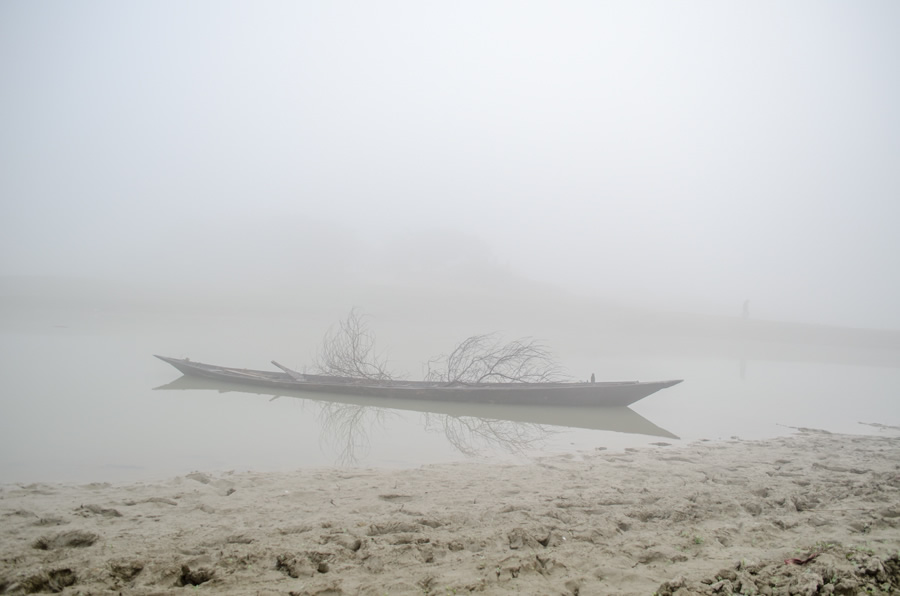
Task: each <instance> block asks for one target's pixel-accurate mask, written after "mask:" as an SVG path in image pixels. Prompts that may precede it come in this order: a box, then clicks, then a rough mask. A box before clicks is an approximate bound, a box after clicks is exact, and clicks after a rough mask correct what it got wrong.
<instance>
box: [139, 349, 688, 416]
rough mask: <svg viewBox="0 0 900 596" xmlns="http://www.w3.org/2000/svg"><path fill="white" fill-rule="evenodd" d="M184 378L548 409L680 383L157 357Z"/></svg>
mask: <svg viewBox="0 0 900 596" xmlns="http://www.w3.org/2000/svg"><path fill="white" fill-rule="evenodd" d="M156 357H157V358H159V359H160V360H162V361H163V362H168V363H169V364H171V365H172V366H174V367H175V368H177V369H178V370H179V371H181V372H182V373H183V374H185V375H187V376H193V377H202V378H206V379H213V380H217V381H225V382H229V383H238V384H241V385H252V386H257V387H269V388H274V389H285V390H290V391H311V392H317V393H333V394H340V395H355V396H370V397H377V398H391V399H409V400H417V401H456V402H469V403H489V404H520V405H544V406H582V407H584V406H591V407H597V406H603V407H625V406H628V405H630V404H633V403H634V402H636V401H638V400H639V399H642V398H644V397H647V396H648V395H650V394H652V393H655V392H657V391H659V390H660V389H665V388H666V387H671V386H672V385H676V384H678V383H680V382H681V381H680V380H672V381H618V382H609V381H608V382H600V383H440V382H438V383H435V382H429V381H381V380H372V379H357V378H350V377H332V376H326V375H311V374H303V373H299V372H296V371H293V370H291V369H289V368H287V367H285V366H282V365H280V364H278V363H277V362H275V361H273V362H272V363H273V364H274V365H275V366H277V367H278V368H280V369H281V372H273V371H262V370H249V369H243V368H230V367H225V366H215V365H212V364H202V363H200V362H194V361H192V360H189V359H187V358H185V359H180V358H169V357H166V356H156Z"/></svg>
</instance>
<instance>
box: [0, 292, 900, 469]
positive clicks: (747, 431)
mask: <svg viewBox="0 0 900 596" xmlns="http://www.w3.org/2000/svg"><path fill="white" fill-rule="evenodd" d="M333 321H334V319H326V318H325V317H323V316H320V315H315V316H313V315H308V314H307V315H304V316H302V317H291V316H285V315H284V314H283V313H281V314H278V315H271V316H266V315H261V314H259V313H258V312H257V313H254V314H246V315H238V314H234V313H219V314H210V313H207V312H198V311H193V312H173V311H167V312H141V311H129V310H119V311H116V310H91V309H85V308H80V309H76V308H72V309H66V308H56V309H50V310H47V309H43V310H39V311H38V310H36V311H33V312H31V311H23V310H21V309H20V310H17V311H16V312H15V313H10V312H7V313H5V315H4V316H3V317H2V319H0V391H2V393H0V406H2V418H0V483H9V482H35V481H54V482H56V481H66V482H68V481H75V482H94V481H97V482H99V481H134V480H144V479H157V478H163V477H168V476H172V475H178V474H185V473H188V472H190V471H194V470H203V471H226V470H258V471H274V470H290V469H296V468H301V467H321V466H365V467H410V466H417V465H422V464H430V463H438V462H449V461H459V460H479V461H480V460H490V461H497V460H510V461H519V460H522V459H525V458H529V457H534V456H539V455H542V454H551V453H553V454H555V453H566V452H571V453H577V452H579V451H584V450H594V449H623V448H627V447H639V446H647V445H655V446H657V447H658V448H660V449H663V448H666V445H680V444H685V443H689V442H692V441H698V440H723V439H731V438H739V439H742V440H747V439H760V438H766V437H772V436H777V435H782V434H786V433H790V432H793V430H792V429H793V428H797V427H807V428H816V429H822V430H827V431H830V432H841V433H856V434H890V433H893V435H897V434H898V433H897V431H896V428H893V429H892V428H887V427H900V354H898V353H897V352H891V351H885V350H877V349H873V350H864V349H859V348H855V349H852V350H851V349H847V350H845V351H843V350H841V349H840V348H832V349H829V350H826V351H824V352H823V351H817V350H815V349H810V346H806V347H800V348H797V346H789V345H788V346H784V345H777V344H771V343H770V344H765V343H760V344H753V345H737V344H735V343H734V342H723V341H715V342H710V341H706V340H699V339H697V338H696V337H694V338H692V337H681V336H673V335H671V334H670V335H667V336H665V337H662V336H660V337H657V336H654V335H653V334H646V333H645V334H641V335H640V336H633V335H623V334H617V333H610V334H608V335H602V334H601V335H597V334H594V335H592V337H591V338H590V339H589V340H587V339H585V338H583V337H582V338H574V337H572V335H571V332H568V333H567V334H562V333H558V334H556V335H555V336H553V337H552V338H551V339H552V340H553V345H554V347H555V348H556V349H557V354H558V356H559V359H560V361H561V362H562V363H563V364H564V365H565V366H566V367H567V368H568V370H569V371H572V374H573V376H574V377H576V378H587V377H589V376H590V374H591V373H595V374H596V376H597V378H598V380H659V379H684V383H682V384H680V385H677V386H675V387H672V388H669V389H666V390H664V391H662V392H659V393H657V394H654V395H652V396H649V397H647V398H645V399H644V400H642V401H640V402H638V403H637V404H635V405H634V406H633V407H632V408H631V409H629V410H628V411H626V412H619V413H615V414H614V413H612V412H611V413H609V415H608V417H606V418H604V416H603V415H602V413H601V414H598V413H596V412H594V413H591V412H580V413H579V412H576V413H575V414H574V415H572V413H571V412H569V413H567V412H560V413H558V414H559V416H557V417H555V418H554V416H550V417H549V418H548V417H546V416H544V415H543V414H541V413H540V412H538V413H535V412H528V411H524V410H520V411H497V410H489V409H484V410H476V411H472V410H471V409H467V410H453V409H452V408H449V409H448V408H445V409H444V410H442V411H438V412H422V411H414V410H412V411H411V410H409V409H404V408H403V404H386V405H387V406H389V407H367V406H366V405H364V404H362V405H361V404H358V403H357V404H354V403H334V402H329V401H323V400H321V399H319V400H317V399H303V398H299V397H293V396H281V397H275V396H272V395H261V394H257V393H253V392H252V391H235V390H233V389H234V388H229V387H224V388H223V387H215V386H202V385H201V386H197V385H196V384H191V383H189V382H185V380H184V379H182V380H181V381H178V379H179V378H180V377H181V375H180V373H178V372H177V371H176V370H174V369H173V368H171V367H170V366H169V365H167V364H165V363H163V362H161V361H159V360H157V359H155V358H153V357H152V355H153V354H162V355H167V356H175V357H190V358H191V359H193V360H198V361H201V362H210V363H215V364H222V365H226V366H237V367H247V368H260V369H271V368H272V367H271V365H270V364H269V361H270V360H271V359H276V360H278V361H280V362H282V363H284V364H286V365H289V366H294V367H296V368H299V369H302V368H303V365H304V363H308V362H310V360H311V358H312V355H313V354H314V353H315V346H316V345H317V342H318V340H319V339H320V338H321V337H322V334H323V333H324V332H325V331H326V330H327V329H328V327H329V324H330V323H331V322H333ZM377 322H378V326H379V328H380V329H387V330H389V331H388V333H387V335H388V336H389V337H390V340H391V342H390V343H391V345H392V346H399V347H397V348H394V349H393V350H392V351H391V352H390V353H389V357H390V359H391V362H392V364H394V365H396V366H397V367H399V368H400V369H401V370H405V371H407V372H408V373H409V375H410V376H411V377H420V376H421V368H420V367H419V363H421V362H424V361H425V360H427V359H428V358H429V357H431V356H434V355H435V354H436V353H438V352H439V351H440V350H441V348H440V347H439V346H448V345H452V343H453V341H458V340H459V339H461V338H462V337H465V335H466V334H468V330H467V329H461V328H459V327H460V326H459V325H458V324H456V323H454V324H447V325H443V326H441V325H439V324H435V325H433V326H431V327H428V326H422V325H420V324H419V323H417V322H416V321H412V320H405V319H404V318H403V316H402V314H401V315H396V314H395V315H391V316H387V317H384V318H383V319H378V320H377ZM454 333H455V335H454ZM460 335H462V337H460ZM379 338H380V337H379ZM569 340H572V341H569ZM313 397H316V396H313ZM319 397H321V396H319ZM381 405H382V406H384V405H385V404H381ZM554 415H555V414H554ZM542 416H543V417H542ZM584 427H587V428H584ZM893 435H892V436H893Z"/></svg>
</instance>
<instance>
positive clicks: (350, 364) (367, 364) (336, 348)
mask: <svg viewBox="0 0 900 596" xmlns="http://www.w3.org/2000/svg"><path fill="white" fill-rule="evenodd" d="M315 368H316V371H317V372H319V373H321V374H325V375H333V376H338V377H352V378H357V379H375V380H381V381H384V380H391V379H393V378H394V376H393V374H391V372H390V371H389V370H388V368H387V359H386V358H385V357H384V356H382V355H380V354H377V353H376V352H375V335H374V334H373V333H372V332H371V331H370V330H369V326H368V323H367V322H366V317H365V315H363V314H360V313H359V312H357V310H356V309H355V308H353V309H351V310H350V314H348V315H347V318H346V319H345V320H343V321H341V322H340V323H338V328H337V329H334V328H332V329H329V330H328V333H327V334H326V335H325V338H324V339H323V340H322V347H321V348H320V349H319V353H318V355H317V356H316V362H315Z"/></svg>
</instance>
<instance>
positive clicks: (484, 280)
mask: <svg viewBox="0 0 900 596" xmlns="http://www.w3.org/2000/svg"><path fill="white" fill-rule="evenodd" d="M898 24H900V8H898V7H897V5H895V4H893V3H890V2H872V3H865V4H845V3H838V2H801V3H794V4H790V5H785V4H781V3H774V2H772V3H755V4H753V5H745V6H732V5H722V4H717V3H712V2H692V3H685V4H670V3H665V2H636V3H627V4H594V3H586V2H567V3H563V4H557V5H549V4H540V3H530V2H529V3H516V4H506V3H488V4H484V3H469V2H462V3H454V4H452V5H445V6H442V5H420V4H417V3H411V2H386V3H378V4H377V5H347V4H331V3H327V4H326V3H307V4H299V5H298V4H292V3H281V2H273V3H267V4H264V5H250V4H240V3H228V2H226V3H209V2H198V3H192V4H190V5H182V4H174V3H172V4H169V3H132V4H127V5H121V4H115V3H107V2H95V3H79V4H55V5H52V6H38V5H34V4H33V3H28V2H15V1H14V2H7V3H4V4H3V5H2V6H0V31H2V35H0V73H2V75H3V80H4V81H5V84H4V89H3V92H2V95H0V103H2V105H3V110H2V111H0V125H2V129H3V130H4V131H5V132H4V134H3V135H2V136H0V155H2V157H3V159H2V164H3V165H2V166H0V171H2V175H0V196H2V197H3V200H2V204H0V254H2V259H0V276H7V277H8V276H50V277H53V276H57V277H59V276H64V277H70V278H86V279H100V280H110V281H116V282H123V283H125V282H129V283H140V284H145V285H159V286H163V287H169V286H171V287H172V288H173V290H172V291H173V292H177V291H178V290H177V288H178V285H179V284H180V283H185V282H188V281H189V282H190V283H191V284H194V285H196V286H203V285H204V284H208V285H210V286H215V285H222V286H223V287H224V285H225V284H226V282H227V283H232V284H237V285H240V284H242V283H252V284H256V285H257V286H258V287H261V288H265V286H266V284H271V285H272V287H273V291H275V290H274V288H278V287H281V286H283V285H285V284H296V285H302V284H303V283H304V280H308V281H312V282H316V281H318V280H321V279H337V280H357V281H358V282H360V283H409V284H415V283H422V284H426V285H427V284H432V285H433V284H439V283H440V282H441V280H442V279H444V278H448V279H451V280H455V279H459V280H462V281H460V282H459V283H466V284H471V285H472V287H476V288H477V287H480V286H482V285H484V286H486V285H489V284H491V283H494V284H497V285H498V286H499V287H501V288H503V287H505V288H507V290H508V289H509V288H518V287H522V288H523V291H531V290H529V288H530V287H531V286H529V285H528V284H529V283H534V284H538V286H539V287H546V288H560V289H561V290H562V291H565V292H571V293H573V294H576V295H579V296H589V297H596V298H598V299H605V300H611V301H614V302H616V303H620V304H633V305H638V306H641V307H652V308H658V309H663V310H672V311H684V312H696V313H699V314H714V315H725V316H740V314H741V309H742V305H743V304H744V302H745V301H747V300H749V301H750V312H751V316H753V317H757V318H760V319H771V320H786V321H799V322H807V323H818V324H824V325H838V326H849V327H868V328H889V329H900V312H898V310H897V308H896V306H895V305H896V304H897V303H900V283H898V274H897V273H896V271H895V270H894V267H893V265H894V261H895V260H896V255H898V254H900V236H898V235H897V234H896V232H895V230H894V222H895V221H896V220H897V219H898V216H900V203H898V201H897V200H896V199H897V197H898V196H900V195H898V191H900V169H898V168H897V157H898V145H897V142H898V141H897V139H900V119H898V117H897V112H896V108H895V106H896V105H898V104H900V69H898V68H897V65H896V62H897V56H900V41H898V40H897V38H896V36H895V35H894V31H895V29H896V25H898ZM522 282H526V283H522ZM520 283H522V285H521V286H519V285H517V284H520ZM541 284H543V286H541ZM538 286H535V287H538ZM534 291H535V292H537V290H534ZM357 302H358V301H357ZM548 306H549V305H548Z"/></svg>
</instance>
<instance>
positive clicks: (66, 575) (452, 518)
mask: <svg viewBox="0 0 900 596" xmlns="http://www.w3.org/2000/svg"><path fill="white" fill-rule="evenodd" d="M0 530H2V532H0V534H2V537H0V593H12V594H18V593H29V592H52V591H57V592H59V591H61V592H62V593H64V594H119V593H122V594H184V593H187V592H186V590H190V591H191V593H194V592H198V593H200V592H202V593H209V594H282V595H288V594H292V595H299V594H320V595H324V594H372V595H384V594H441V595H444V594H462V593H467V592H479V593H485V594H507V593H523V594H647V595H649V594H654V593H660V594H679V595H684V594H725V593H727V594H730V593H747V594H752V593H760V594H789V593H790V594H820V593H821V594H828V593H834V594H857V593H875V594H877V593H891V592H890V590H894V591H895V592H896V591H898V590H900V563H898V559H897V556H898V552H900V439H898V438H896V433H894V436H893V437H887V436H850V435H833V434H828V433H825V432H821V431H818V432H816V431H805V432H803V431H801V432H797V433H795V434H793V435H790V436H787V437H782V438H777V439H772V440H766V441H758V442H757V441H739V440H732V441H727V442H721V443H713V442H701V443H696V444H690V445H685V446H679V447H675V446H668V445H665V444H660V445H658V446H655V447H653V448H647V449H640V450H626V451H620V452H612V451H607V450H600V449H598V450H595V451H592V452H588V453H579V454H573V455H564V456H553V457H547V458H543V459H539V460H536V461H534V462H531V463H527V464H523V465H487V464H473V463H462V464H448V465H434V466H425V467H421V468H417V469H413V470H373V469H352V468H351V469H318V470H299V471H296V472H291V473H277V474H274V473H251V472H241V473H215V474H212V473H204V472H196V473H192V474H189V475H187V476H182V477H177V478H174V479H171V480H168V481H165V482H153V483H138V484H125V485H110V484H88V485H61V484H30V485H4V486H2V488H0ZM792 559H793V560H792ZM786 560H787V561H786Z"/></svg>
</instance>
